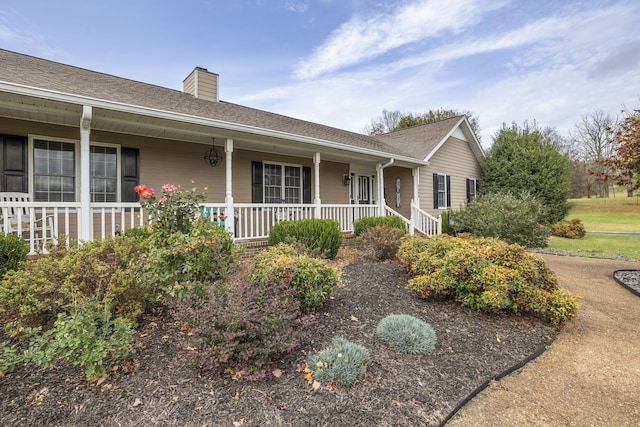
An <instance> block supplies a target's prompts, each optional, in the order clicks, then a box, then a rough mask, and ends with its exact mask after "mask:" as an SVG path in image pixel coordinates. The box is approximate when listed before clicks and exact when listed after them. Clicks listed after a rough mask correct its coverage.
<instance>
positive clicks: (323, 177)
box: [311, 161, 349, 204]
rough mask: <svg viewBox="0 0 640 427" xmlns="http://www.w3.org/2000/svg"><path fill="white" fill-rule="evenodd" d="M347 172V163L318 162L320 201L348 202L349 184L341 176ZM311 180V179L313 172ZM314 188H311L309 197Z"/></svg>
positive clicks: (312, 195)
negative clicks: (345, 183)
mask: <svg viewBox="0 0 640 427" xmlns="http://www.w3.org/2000/svg"><path fill="white" fill-rule="evenodd" d="M348 174H349V165H348V164H347V163H335V162H322V161H321V162H320V200H321V201H322V203H341V204H344V203H349V186H348V185H344V180H343V176H344V175H348ZM311 180H312V181H313V172H312V177H311ZM314 191H315V190H314V189H313V187H312V189H311V197H312V198H313V197H314V194H313V192H314Z"/></svg>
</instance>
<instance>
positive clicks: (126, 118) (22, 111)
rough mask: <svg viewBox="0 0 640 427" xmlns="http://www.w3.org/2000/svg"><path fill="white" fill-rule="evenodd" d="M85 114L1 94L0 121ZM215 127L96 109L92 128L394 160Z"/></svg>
mask: <svg viewBox="0 0 640 427" xmlns="http://www.w3.org/2000/svg"><path fill="white" fill-rule="evenodd" d="M81 116H82V105H80V104H77V103H74V102H65V101H61V100H56V99H47V98H39V97H36V96H30V95H25V94H20V93H11V92H4V91H1V92H0V117H7V118H12V119H19V120H27V121H33V122H40V123H48V124H55V125H62V126H71V127H79V123H80V118H81ZM216 124H217V123H215V122H214V121H208V120H204V119H203V120H200V119H199V118H197V117H194V118H193V120H184V121H181V120H173V119H170V118H165V117H159V116H154V115H151V114H149V115H145V114H135V113H132V112H129V111H118V110H114V109H109V108H102V107H94V108H93V115H92V120H91V129H92V130H101V131H105V132H113V133H120V134H128V135H137V136H142V137H148V138H158V139H164V140H171V141H183V142H188V143H197V144H203V145H210V144H211V138H212V137H214V138H216V144H219V145H222V144H223V143H224V139H226V138H232V139H233V140H234V148H236V149H243V150H250V151H257V152H266V153H272V154H281V155H287V156H296V157H304V158H310V157H313V153H315V152H318V151H319V152H321V161H335V162H343V163H352V162H358V163H370V164H375V163H377V162H380V161H382V162H386V161H387V160H388V159H389V158H390V157H394V156H392V155H385V154H384V153H366V152H362V150H358V149H357V148H355V147H354V148H352V149H349V147H345V148H340V147H332V146H326V145H324V144H322V142H323V141H317V143H314V142H315V141H309V140H308V138H307V140H303V139H304V138H300V139H297V138H296V137H295V135H288V134H282V135H281V136H280V135H277V134H276V136H271V135H265V134H264V133H265V132H264V130H263V129H257V128H256V129H255V132H254V131H252V129H250V128H249V129H246V127H245V129H234V126H229V127H228V128H225V127H224V123H221V124H220V125H216ZM326 142H329V141H326ZM329 143H330V142H329ZM327 145H331V144H327ZM395 164H396V165H397V166H405V167H414V166H416V164H415V163H413V162H406V161H396V163H395Z"/></svg>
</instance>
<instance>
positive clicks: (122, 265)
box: [0, 237, 152, 334]
mask: <svg viewBox="0 0 640 427" xmlns="http://www.w3.org/2000/svg"><path fill="white" fill-rule="evenodd" d="M145 249H146V242H145V241H142V240H138V239H129V238H124V237H117V238H109V239H105V240H95V241H91V242H85V243H84V244H82V245H75V246H74V245H72V246H71V247H70V248H69V249H68V250H67V249H66V248H65V247H64V246H62V245H60V246H56V247H52V249H51V251H50V253H49V255H48V256H45V257H41V258H39V259H37V260H34V261H33V262H29V263H27V264H26V265H25V267H24V268H23V269H21V270H18V271H10V272H8V273H7V274H6V275H5V277H4V279H3V280H2V281H1V282H0V321H3V322H5V323H6V330H7V332H8V333H9V334H11V333H13V332H16V331H17V330H19V329H20V328H25V327H39V326H40V327H42V328H43V330H47V329H49V328H50V327H51V326H52V325H53V323H54V321H55V320H56V319H57V318H58V314H59V313H62V312H65V310H66V308H65V307H70V306H71V305H72V303H73V302H74V301H76V300H78V299H80V298H83V297H89V296H94V297H95V298H96V299H97V300H98V301H99V302H100V303H102V304H105V305H108V306H109V307H111V308H112V309H113V311H114V312H113V315H114V316H119V317H126V318H128V319H130V320H132V321H135V319H136V318H137V317H138V316H139V315H140V314H141V313H142V312H143V311H144V309H145V306H146V304H147V303H148V302H149V300H150V299H151V298H152V296H151V295H150V294H149V293H148V292H147V290H146V288H144V287H143V286H142V285H141V284H140V283H139V282H138V281H137V280H136V279H135V278H134V274H133V271H134V270H135V269H137V268H139V262H138V260H139V259H140V255H141V253H143V252H144V251H145Z"/></svg>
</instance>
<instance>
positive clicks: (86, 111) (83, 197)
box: [78, 105, 93, 241]
mask: <svg viewBox="0 0 640 427" xmlns="http://www.w3.org/2000/svg"><path fill="white" fill-rule="evenodd" d="M92 116H93V108H92V107H91V106H90V105H84V106H83V107H82V118H81V119H80V218H79V222H80V224H79V225H78V226H79V230H78V231H79V235H80V239H81V240H86V241H88V240H93V231H92V230H91V228H92V224H91V223H92V221H91V169H90V163H91V155H90V153H91V151H90V148H89V146H90V138H89V137H90V135H91V118H92Z"/></svg>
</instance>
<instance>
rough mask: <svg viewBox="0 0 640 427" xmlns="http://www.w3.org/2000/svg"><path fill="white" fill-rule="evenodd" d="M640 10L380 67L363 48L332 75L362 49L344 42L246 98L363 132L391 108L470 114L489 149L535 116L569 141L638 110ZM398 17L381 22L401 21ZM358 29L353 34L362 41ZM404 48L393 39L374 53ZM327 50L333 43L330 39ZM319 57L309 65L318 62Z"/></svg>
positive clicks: (553, 24)
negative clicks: (505, 129) (579, 131)
mask: <svg viewBox="0 0 640 427" xmlns="http://www.w3.org/2000/svg"><path fill="white" fill-rule="evenodd" d="M420 4H424V2H423V3H420ZM639 6H640V5H637V4H635V3H633V2H626V3H625V2H622V3H617V4H615V5H613V6H609V7H602V8H592V9H585V8H583V9H581V10H579V11H575V10H572V11H564V12H563V11H559V12H556V13H555V14H553V15H550V14H549V15H548V16H546V17H545V16H541V17H538V18H537V19H532V20H529V22H527V23H524V25H523V26H521V27H520V28H516V29H513V28H510V29H507V30H504V31H502V32H499V31H498V30H496V29H494V28H489V29H488V30H485V31H484V34H483V33H479V32H477V31H475V28H474V31H472V32H469V33H467V32H464V31H463V32H462V33H459V34H457V35H456V37H451V40H452V41H451V42H450V43H448V44H443V43H444V42H443V41H442V40H439V42H440V44H438V45H437V46H436V47H435V48H431V47H429V46H422V45H421V46H422V49H421V50H419V49H417V48H413V49H411V51H410V52H406V55H405V56H402V55H394V60H393V61H391V60H389V61H388V62H386V63H382V64H380V63H373V61H371V62H367V63H366V64H364V65H363V64H362V62H363V61H364V59H363V58H365V56H364V55H365V54H366V52H365V53H360V52H359V51H358V50H357V49H356V50H355V51H354V55H361V56H359V57H358V58H360V59H359V60H358V61H357V62H358V64H359V65H358V66H357V67H352V68H351V69H350V70H349V71H348V72H347V71H344V70H342V71H341V72H332V73H329V71H331V70H338V69H339V68H343V67H346V65H348V64H349V62H348V61H339V59H340V58H339V56H340V55H338V53H339V52H342V53H341V55H345V53H344V52H349V49H351V48H353V49H355V47H353V44H352V43H346V42H345V44H344V45H342V47H340V46H338V44H337V42H336V45H335V46H334V48H335V49H336V52H334V53H332V54H331V55H330V54H329V51H328V50H325V51H322V52H324V54H325V55H326V60H327V61H328V64H326V66H325V67H324V68H321V70H316V71H317V72H316V73H311V72H309V74H308V75H307V76H306V77H307V78H306V80H302V81H297V82H296V81H294V82H292V83H291V84H289V85H286V86H281V87H278V88H276V89H274V90H269V91H264V92H260V93H255V94H253V95H250V96H246V97H244V98H242V99H241V100H240V102H241V103H248V104H249V105H255V106H257V107H258V108H263V109H265V110H268V111H276V112H279V113H282V114H287V115H291V116H294V117H300V118H303V119H306V120H312V121H317V122H320V123H325V124H329V125H331V126H336V127H340V128H344V129H349V130H352V131H356V132H359V131H362V129H363V128H364V126H365V125H366V124H367V123H368V122H369V121H370V119H371V118H373V117H376V116H378V115H380V113H381V111H382V109H384V108H386V109H390V110H395V109H399V110H401V111H413V112H420V111H424V110H425V109H429V108H438V107H444V108H454V109H458V110H471V111H473V112H474V113H476V114H477V115H478V116H479V118H480V125H481V128H482V135H481V136H482V139H483V144H484V145H485V146H489V145H490V144H491V142H492V138H491V137H492V136H493V135H494V134H495V132H496V131H498V130H499V129H500V127H501V125H502V123H503V122H506V123H511V122H512V121H515V122H516V123H522V122H523V121H524V120H529V121H531V120H534V119H535V120H537V121H538V123H540V125H542V126H552V127H556V128H557V130H558V131H559V132H561V133H562V134H565V135H566V134H567V133H568V132H569V131H570V130H572V128H573V126H574V123H575V120H576V119H577V118H579V117H580V115H581V114H584V113H589V112H590V111H593V110H594V109H603V110H605V111H609V112H611V113H612V114H615V113H617V112H618V111H619V110H620V108H621V107H622V105H623V104H626V105H627V107H631V108H632V107H636V106H637V105H638V99H639V96H640V73H637V72H636V70H637V63H638V62H637V58H638V55H637V54H634V52H633V48H634V47H636V46H638V43H640V33H638V32H637V31H636V30H635V29H636V25H637V21H638V17H639V11H640V7H639ZM402 10H404V9H402ZM397 16H398V14H397V13H396V14H395V15H393V16H391V17H389V18H381V17H380V16H378V18H377V19H383V20H384V19H386V21H385V22H387V21H388V22H394V17H397ZM371 19H373V18H371ZM371 19H370V20H369V21H367V22H372V21H371ZM353 22H354V20H350V21H349V23H350V25H352V28H355V29H356V30H357V29H358V28H364V27H363V26H360V27H358V26H353V24H352V23H353ZM363 22H364V21H363ZM506 27H508V26H506ZM444 28H447V29H448V30H451V29H452V28H454V27H453V24H448V26H445V27H444ZM356 30H354V31H353V34H356V35H357V34H359V33H358V31H356ZM340 31H343V30H342V29H341V30H340ZM402 34H405V35H404V36H402V37H404V38H402V37H401V36H398V38H396V39H394V40H411V39H412V37H413V36H412V35H407V34H408V33H402ZM375 37H376V35H375V34H374V36H372V40H374V41H375V40H376V38H375ZM416 37H417V36H416ZM414 38H415V37H414ZM330 41H331V40H330ZM399 43H400V41H395V42H393V41H392V42H389V43H388V44H386V45H385V46H386V47H384V46H383V47H381V48H380V49H379V50H376V52H377V51H383V50H384V49H386V48H388V46H392V45H399ZM407 43H410V42H407ZM323 46H324V47H327V46H330V43H329V41H328V42H327V43H325V45H323ZM340 49H342V50H340ZM374 50H375V49H374ZM318 52H320V51H318ZM318 52H316V54H315V55H314V56H313V57H311V58H310V59H309V60H308V62H307V63H308V64H311V63H312V62H311V61H312V60H313V61H319V60H320V59H319V58H320V57H319V56H318V55H319V53H318ZM402 53H405V52H402ZM627 54H628V55H627ZM625 60H626V61H625ZM332 61H333V62H332ZM485 62H486V63H488V64H490V68H491V70H492V71H491V73H490V74H487V75H482V74H481V71H480V70H475V69H465V67H468V64H469V63H472V64H473V63H485ZM355 63H356V62H355V60H354V62H353V64H355ZM314 64H319V63H315V62H314ZM633 64H636V65H635V66H634V65H633ZM318 66H319V65H318Z"/></svg>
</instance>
